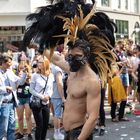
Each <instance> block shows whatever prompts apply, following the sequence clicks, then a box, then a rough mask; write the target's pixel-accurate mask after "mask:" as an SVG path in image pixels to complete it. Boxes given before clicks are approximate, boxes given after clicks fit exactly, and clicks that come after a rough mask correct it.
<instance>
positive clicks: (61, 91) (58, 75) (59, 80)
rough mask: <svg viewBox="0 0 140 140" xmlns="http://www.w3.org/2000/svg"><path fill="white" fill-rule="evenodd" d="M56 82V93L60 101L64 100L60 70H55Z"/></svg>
mask: <svg viewBox="0 0 140 140" xmlns="http://www.w3.org/2000/svg"><path fill="white" fill-rule="evenodd" d="M56 83H57V89H58V93H59V95H60V97H61V99H62V101H63V102H65V98H64V90H63V81H62V73H61V72H57V74H56Z"/></svg>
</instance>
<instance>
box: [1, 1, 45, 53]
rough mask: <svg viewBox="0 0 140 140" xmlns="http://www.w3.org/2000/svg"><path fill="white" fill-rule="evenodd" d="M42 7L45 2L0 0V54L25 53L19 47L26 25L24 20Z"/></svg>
mask: <svg viewBox="0 0 140 140" xmlns="http://www.w3.org/2000/svg"><path fill="white" fill-rule="evenodd" d="M42 5H46V1H45V0H0V52H3V51H6V50H7V49H11V50H13V51H15V52H16V51H21V50H24V51H25V49H24V48H22V47H21V41H22V39H23V35H24V32H25V28H26V24H27V23H26V22H25V18H26V16H27V15H28V14H29V13H31V12H33V11H34V10H36V7H39V6H42Z"/></svg>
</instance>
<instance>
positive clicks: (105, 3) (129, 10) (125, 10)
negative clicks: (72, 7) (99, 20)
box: [87, 0, 140, 44]
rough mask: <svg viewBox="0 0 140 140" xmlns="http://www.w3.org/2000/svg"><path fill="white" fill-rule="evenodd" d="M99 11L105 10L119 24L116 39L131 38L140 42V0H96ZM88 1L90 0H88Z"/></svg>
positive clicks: (137, 42)
mask: <svg viewBox="0 0 140 140" xmlns="http://www.w3.org/2000/svg"><path fill="white" fill-rule="evenodd" d="M96 1H97V11H101V12H105V13H106V14H107V15H108V16H109V17H110V18H111V19H112V20H113V21H114V23H116V25H117V29H118V30H117V33H116V34H115V36H116V40H118V39H121V38H122V39H123V38H129V39H133V40H134V41H135V43H136V44H140V1H139V0H96ZM87 2H90V1H88V0H87Z"/></svg>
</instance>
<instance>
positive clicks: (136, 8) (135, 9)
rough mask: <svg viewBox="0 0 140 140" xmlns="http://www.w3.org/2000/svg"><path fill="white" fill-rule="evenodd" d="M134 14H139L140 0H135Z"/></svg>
mask: <svg viewBox="0 0 140 140" xmlns="http://www.w3.org/2000/svg"><path fill="white" fill-rule="evenodd" d="M134 12H135V13H139V0H134Z"/></svg>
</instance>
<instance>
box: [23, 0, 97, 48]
mask: <svg viewBox="0 0 140 140" xmlns="http://www.w3.org/2000/svg"><path fill="white" fill-rule="evenodd" d="M50 3H51V5H47V6H44V7H39V8H38V9H37V10H36V12H35V13H32V14H30V15H28V16H27V18H26V20H27V21H29V22H31V23H32V24H31V26H29V27H28V28H27V30H26V32H25V35H24V39H23V47H30V46H32V44H38V46H39V49H42V50H44V48H46V47H49V48H54V46H56V44H62V43H63V42H64V38H63V37H59V38H54V37H53V36H56V35H59V34H64V33H66V32H65V31H64V30H63V24H64V22H63V21H62V20H61V19H60V18H58V17H57V16H64V17H68V18H73V17H74V16H75V15H78V14H79V11H78V6H79V5H81V9H82V10H83V11H84V15H83V16H84V17H85V16H86V15H87V13H89V11H90V6H89V4H85V1H84V0H50ZM94 3H95V1H94V0H93V4H94Z"/></svg>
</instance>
